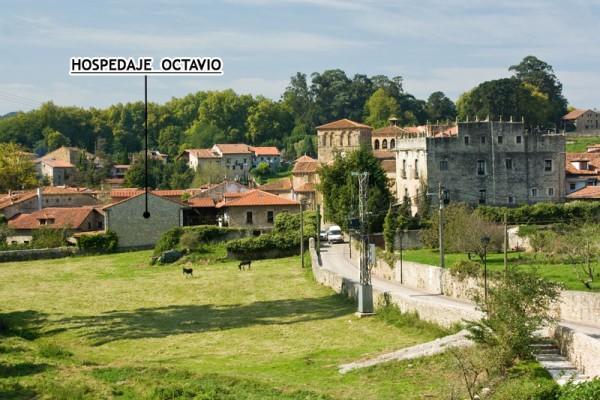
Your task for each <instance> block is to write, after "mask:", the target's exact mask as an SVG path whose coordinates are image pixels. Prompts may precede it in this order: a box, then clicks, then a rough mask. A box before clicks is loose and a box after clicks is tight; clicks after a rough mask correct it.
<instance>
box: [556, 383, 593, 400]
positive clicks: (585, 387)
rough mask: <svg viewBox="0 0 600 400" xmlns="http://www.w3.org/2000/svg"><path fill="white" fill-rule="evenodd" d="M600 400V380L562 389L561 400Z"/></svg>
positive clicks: (570, 385)
mask: <svg viewBox="0 0 600 400" xmlns="http://www.w3.org/2000/svg"><path fill="white" fill-rule="evenodd" d="M596 399H600V378H594V379H592V380H591V381H588V382H583V383H578V384H573V383H568V384H566V385H565V386H563V387H562V389H561V391H560V397H559V400H596Z"/></svg>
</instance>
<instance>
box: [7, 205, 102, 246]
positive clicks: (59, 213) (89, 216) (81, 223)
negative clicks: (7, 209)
mask: <svg viewBox="0 0 600 400" xmlns="http://www.w3.org/2000/svg"><path fill="white" fill-rule="evenodd" d="M8 226H9V228H10V229H11V230H12V231H14V234H13V235H11V236H9V237H8V238H7V240H6V241H7V243H9V244H21V243H29V242H30V241H31V239H32V234H33V231H35V230H38V229H41V228H53V229H65V230H67V232H68V234H73V233H76V232H91V231H101V230H103V229H104V216H103V215H102V214H101V213H100V212H99V211H98V210H97V209H96V208H95V207H92V206H84V207H49V208H43V209H41V210H37V211H33V212H32V213H30V214H19V215H16V216H15V217H13V218H11V219H10V220H9V221H8Z"/></svg>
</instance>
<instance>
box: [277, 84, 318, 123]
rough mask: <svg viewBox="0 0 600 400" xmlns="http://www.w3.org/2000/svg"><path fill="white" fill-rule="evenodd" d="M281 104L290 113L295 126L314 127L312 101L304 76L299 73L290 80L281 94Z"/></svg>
mask: <svg viewBox="0 0 600 400" xmlns="http://www.w3.org/2000/svg"><path fill="white" fill-rule="evenodd" d="M282 98H283V104H284V106H285V107H286V108H287V109H288V110H289V111H290V112H291V113H292V115H293V117H294V123H295V125H296V126H298V125H305V126H309V127H311V128H312V127H313V126H314V122H313V111H314V100H313V96H312V93H311V91H310V89H309V87H308V82H307V80H306V74H303V73H301V72H298V73H296V75H294V76H292V77H291V78H290V84H289V85H288V87H287V88H286V89H285V92H283V96H282Z"/></svg>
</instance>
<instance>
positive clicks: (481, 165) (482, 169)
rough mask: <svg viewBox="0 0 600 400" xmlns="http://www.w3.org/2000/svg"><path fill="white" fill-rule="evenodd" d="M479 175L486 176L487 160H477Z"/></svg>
mask: <svg viewBox="0 0 600 400" xmlns="http://www.w3.org/2000/svg"><path fill="white" fill-rule="evenodd" d="M477 175H485V160H477Z"/></svg>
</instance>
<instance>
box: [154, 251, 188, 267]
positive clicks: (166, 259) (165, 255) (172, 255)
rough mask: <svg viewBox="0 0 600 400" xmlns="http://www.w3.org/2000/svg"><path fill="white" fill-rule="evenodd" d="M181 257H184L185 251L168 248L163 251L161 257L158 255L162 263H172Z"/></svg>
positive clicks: (159, 261) (158, 260)
mask: <svg viewBox="0 0 600 400" xmlns="http://www.w3.org/2000/svg"><path fill="white" fill-rule="evenodd" d="M181 257H183V253H182V252H180V251H178V250H167V251H163V252H162V253H161V255H160V257H158V259H157V260H156V261H157V262H158V263H159V264H161V265H163V264H172V263H174V262H175V261H177V260H179V259H180V258H181Z"/></svg>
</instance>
